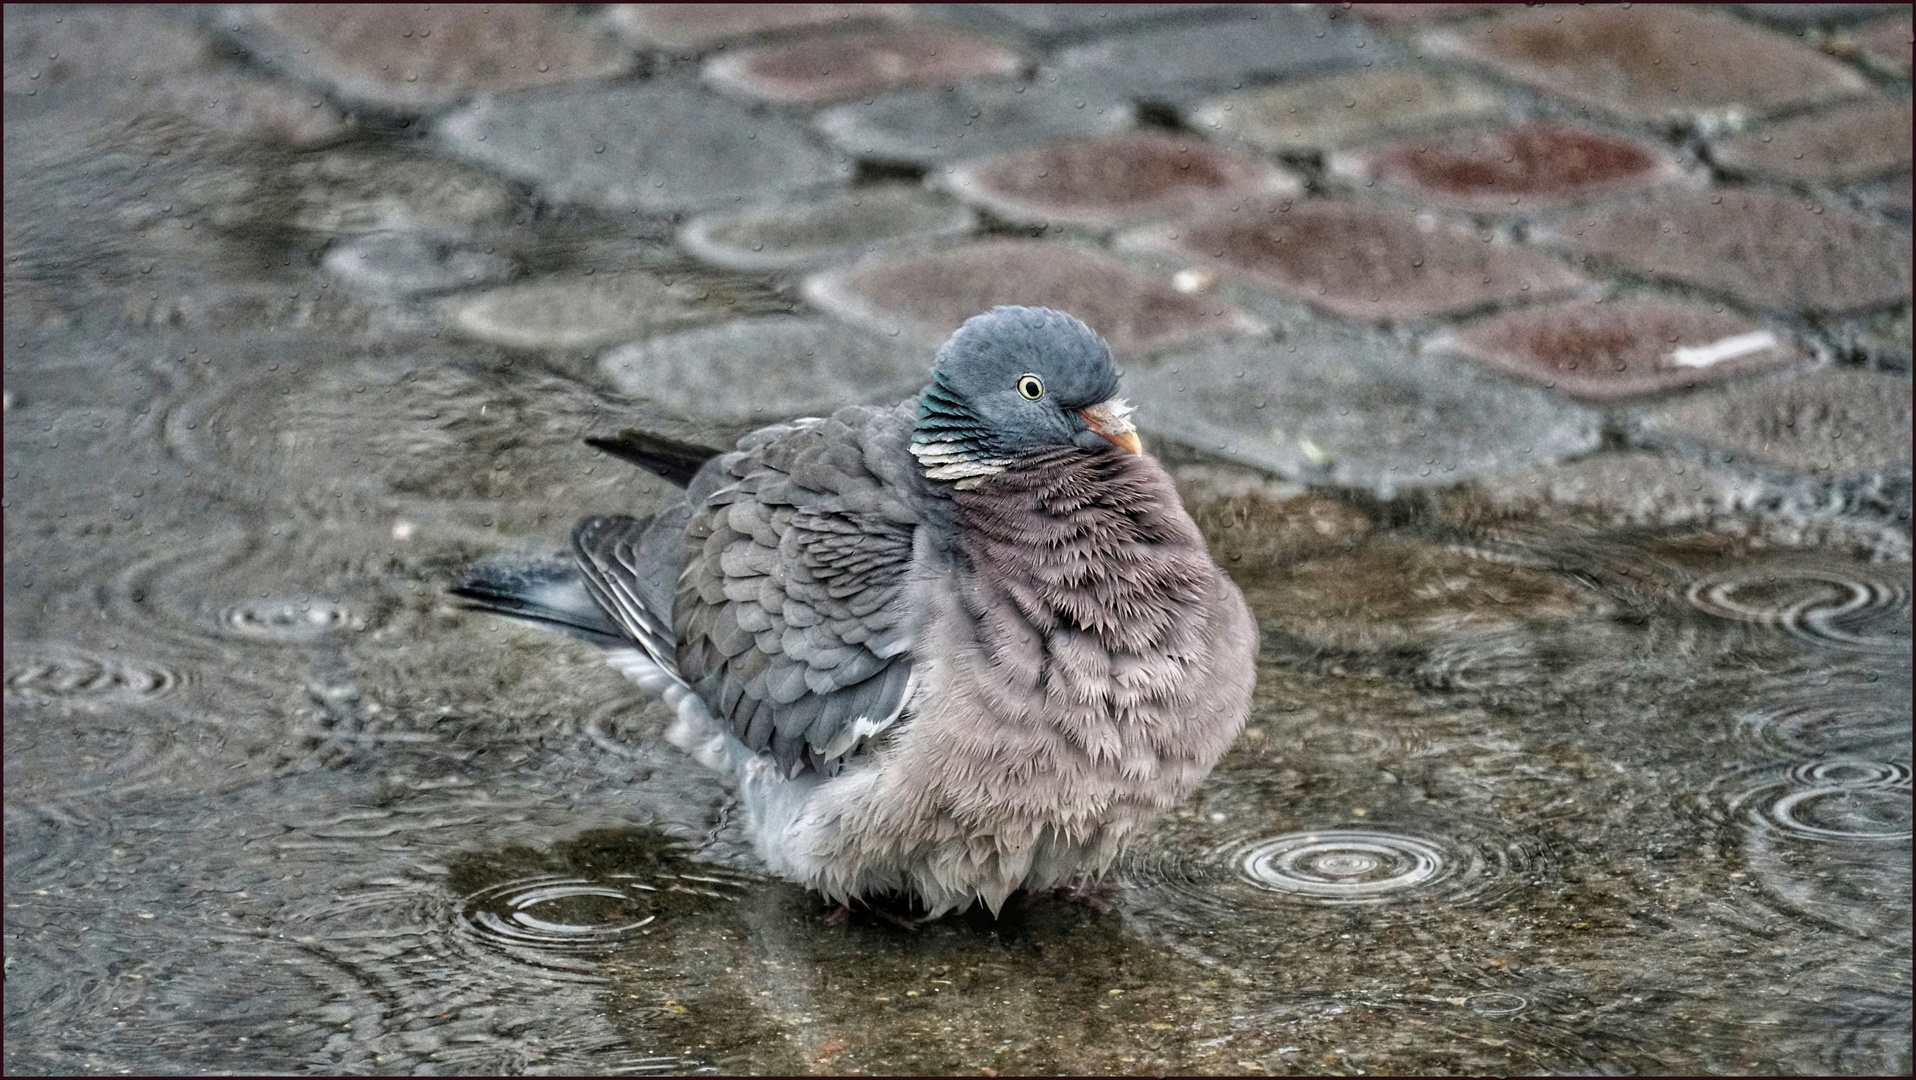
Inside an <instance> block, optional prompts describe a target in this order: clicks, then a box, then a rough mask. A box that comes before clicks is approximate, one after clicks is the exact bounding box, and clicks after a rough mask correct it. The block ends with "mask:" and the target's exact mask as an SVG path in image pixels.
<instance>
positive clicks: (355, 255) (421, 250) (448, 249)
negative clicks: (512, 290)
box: [323, 232, 512, 297]
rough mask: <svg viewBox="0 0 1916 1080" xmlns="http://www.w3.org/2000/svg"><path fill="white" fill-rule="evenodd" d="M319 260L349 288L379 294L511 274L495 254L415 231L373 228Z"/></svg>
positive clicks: (463, 285) (441, 288)
mask: <svg viewBox="0 0 1916 1080" xmlns="http://www.w3.org/2000/svg"><path fill="white" fill-rule="evenodd" d="M323 265H324V266H325V267H326V269H327V270H328V271H330V272H331V273H332V274H333V275H334V276H335V277H338V278H339V279H340V280H341V281H343V282H345V283H346V285H347V286H348V287H350V288H352V289H354V290H355V291H358V292H362V293H366V294H370V295H373V296H384V297H408V296H422V295H425V294H428V293H436V292H449V291H451V290H454V289H467V288H473V287H475V286H480V285H492V284H495V283H497V282H501V281H504V280H506V279H507V278H508V277H511V276H512V263H511V262H510V261H508V260H506V259H504V258H501V257H500V256H498V255H489V254H487V253H486V252H484V251H482V250H479V249H476V248H471V247H466V246H463V245H460V244H456V243H451V242H448V241H446V240H444V239H441V238H437V237H434V236H431V235H427V234H422V233H416V232H401V233H375V234H373V235H370V236H365V237H361V238H359V239H356V240H352V241H349V242H347V243H344V244H340V245H339V246H337V247H335V248H333V249H332V250H331V251H328V252H327V253H326V257H325V259H324V261H323Z"/></svg>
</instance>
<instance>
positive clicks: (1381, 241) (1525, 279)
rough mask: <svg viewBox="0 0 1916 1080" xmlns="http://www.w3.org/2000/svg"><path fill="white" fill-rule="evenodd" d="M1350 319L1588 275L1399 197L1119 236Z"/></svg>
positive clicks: (1413, 316)
mask: <svg viewBox="0 0 1916 1080" xmlns="http://www.w3.org/2000/svg"><path fill="white" fill-rule="evenodd" d="M1120 244H1121V245H1122V246H1125V247H1138V248H1144V249H1150V250H1158V251H1164V252H1168V253H1170V254H1172V255H1175V256H1177V257H1179V258H1182V259H1185V260H1187V261H1189V262H1190V263H1191V264H1192V265H1193V266H1194V267H1196V268H1199V269H1203V270H1207V271H1214V272H1216V273H1220V274H1225V275H1227V276H1230V277H1234V278H1238V279H1240V280H1242V281H1244V282H1246V283H1247V284H1249V285H1251V286H1253V287H1256V288H1260V289H1266V290H1269V291H1272V292H1275V293H1278V294H1280V295H1283V296H1287V297H1290V298H1293V299H1295V300H1299V301H1302V302H1304V303H1307V304H1311V305H1313V306H1316V307H1320V308H1323V309H1325V310H1327V311H1330V312H1332V313H1333V314H1337V315H1341V316H1343V317H1345V318H1349V319H1360V320H1367V321H1381V322H1408V321H1414V320H1418V319H1425V318H1429V317H1432V316H1437V315H1443V314H1448V313H1454V312H1461V311H1467V310H1469V309H1471V308H1477V307H1482V306H1484V305H1486V304H1489V303H1492V302H1495V301H1498V300H1506V299H1512V298H1517V297H1523V298H1541V297H1545V296H1549V295H1552V294H1555V293H1558V292H1562V291H1564V290H1567V289H1570V288H1572V287H1574V286H1576V285H1578V284H1579V283H1581V282H1582V281H1583V278H1582V277H1580V276H1579V275H1578V274H1577V273H1576V272H1575V271H1573V270H1571V269H1570V268H1569V267H1567V266H1565V265H1563V264H1562V263H1561V262H1559V261H1558V260H1556V259H1553V258H1550V257H1548V256H1545V255H1542V254H1539V253H1538V252H1535V251H1530V250H1527V249H1524V248H1519V247H1514V246H1512V245H1510V244H1508V243H1504V242H1502V241H1494V242H1490V243H1486V242H1484V240H1483V239H1482V238H1480V237H1479V236H1477V235H1475V234H1473V233H1471V232H1469V231H1467V230H1464V229H1460V228H1457V227H1454V226H1450V225H1446V224H1443V223H1441V222H1431V221H1426V220H1423V219H1420V218H1419V217H1418V215H1416V214H1413V213H1411V212H1410V211H1407V210H1399V209H1397V208H1395V207H1383V206H1366V205H1357V204H1353V203H1342V202H1330V201H1322V200H1303V201H1299V202H1297V203H1294V204H1291V205H1289V206H1286V207H1280V208H1277V209H1276V211H1275V212H1264V213H1260V212H1239V213H1225V214H1217V215H1213V216H1210V217H1206V218H1199V219H1196V220H1193V221H1182V222H1176V223H1173V224H1169V225H1157V226H1151V227H1149V228H1146V229H1143V230H1140V231H1138V232H1135V233H1131V234H1128V235H1126V236H1124V237H1122V238H1120Z"/></svg>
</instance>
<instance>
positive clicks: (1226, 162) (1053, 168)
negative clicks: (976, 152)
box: [947, 134, 1304, 225]
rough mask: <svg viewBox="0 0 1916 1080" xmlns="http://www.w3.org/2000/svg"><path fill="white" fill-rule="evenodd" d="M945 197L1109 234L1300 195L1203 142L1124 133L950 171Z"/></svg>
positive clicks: (1290, 181)
mask: <svg viewBox="0 0 1916 1080" xmlns="http://www.w3.org/2000/svg"><path fill="white" fill-rule="evenodd" d="M947 180H948V182H949V184H950V186H951V190H952V191H953V192H954V193H955V194H957V195H958V197H959V198H961V199H964V200H966V201H967V202H971V203H975V204H976V205H978V206H981V207H984V208H985V209H987V210H990V211H991V212H993V213H995V214H998V215H1000V216H1001V217H1005V218H1009V219H1011V220H1013V221H1030V222H1061V223H1067V224H1081V225H1118V224H1124V223H1127V222H1135V221H1145V220H1149V219H1152V218H1161V217H1169V216H1171V215H1173V214H1184V213H1190V212H1193V211H1196V210H1201V209H1204V208H1207V207H1220V206H1222V205H1225V204H1229V203H1238V202H1259V203H1260V204H1263V203H1268V202H1271V201H1272V200H1275V199H1280V198H1284V197H1287V196H1295V195H1297V194H1299V193H1301V192H1302V191H1303V187H1304V186H1303V184H1301V183H1299V182H1298V180H1297V178H1296V177H1294V176H1292V175H1290V174H1289V173H1287V172H1284V171H1283V170H1281V169H1278V168H1276V167H1274V166H1272V165H1268V164H1266V163H1264V162H1262V161H1259V160H1258V159H1256V158H1253V157H1249V156H1246V155H1244V154H1239V153H1234V152H1232V151H1230V150H1225V149H1222V148H1220V147H1216V146H1212V145H1210V144H1208V143H1201V142H1196V141H1193V140H1190V139H1177V138H1170V137H1168V136H1163V135H1149V134H1132V135H1116V136H1109V137H1106V138H1097V139H1079V140H1075V141H1071V142H1054V143H1050V144H1047V145H1044V146H1040V147H1037V148H1035V149H1031V150H1021V151H1016V152H1013V153H1008V154H998V155H995V156H992V157H987V158H981V159H978V160H974V161H968V162H962V163H960V164H958V165H955V166H953V167H952V168H951V170H950V171H949V172H948V173H947Z"/></svg>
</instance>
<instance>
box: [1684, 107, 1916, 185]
mask: <svg viewBox="0 0 1916 1080" xmlns="http://www.w3.org/2000/svg"><path fill="white" fill-rule="evenodd" d="M1912 122H1913V121H1912V117H1911V115H1910V106H1909V99H1908V98H1903V99H1901V100H1877V101H1865V102H1860V103H1858V104H1854V105H1846V106H1842V107H1839V108H1835V109H1831V110H1828V111H1826V112H1819V113H1812V114H1810V115H1807V116H1798V117H1794V118H1792V119H1790V120H1787V121H1784V122H1783V123H1781V124H1775V125H1772V126H1769V127H1765V128H1761V129H1759V130H1756V131H1748V132H1744V133H1743V134H1741V135H1738V136H1736V137H1734V138H1730V139H1725V140H1724V141H1722V142H1720V143H1718V144H1717V145H1716V146H1715V147H1714V148H1713V153H1714V154H1715V157H1716V160H1717V162H1718V163H1719V164H1721V165H1722V166H1724V167H1725V168H1727V169H1730V170H1732V171H1734V172H1739V173H1745V174H1749V175H1752V176H1763V177H1768V178H1770V179H1773V180H1783V181H1789V182H1794V183H1799V184H1821V185H1830V186H1834V185H1841V184H1853V183H1856V182H1858V181H1862V180H1874V179H1876V178H1878V177H1882V176H1888V175H1890V174H1892V173H1896V172H1906V171H1908V169H1909V163H1910V145H1909V144H1910V136H1909V132H1910V125H1911V123H1912Z"/></svg>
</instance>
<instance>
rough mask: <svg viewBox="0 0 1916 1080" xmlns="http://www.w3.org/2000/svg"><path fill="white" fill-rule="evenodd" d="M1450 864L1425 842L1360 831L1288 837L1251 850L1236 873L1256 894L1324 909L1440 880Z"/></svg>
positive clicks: (1388, 896)
mask: <svg viewBox="0 0 1916 1080" xmlns="http://www.w3.org/2000/svg"><path fill="white" fill-rule="evenodd" d="M1453 865H1454V860H1452V859H1451V858H1450V857H1449V856H1447V855H1446V854H1445V853H1444V850H1443V849H1442V848H1440V847H1438V846H1437V845H1436V844H1433V843H1431V842H1430V841H1428V840H1422V839H1419V838H1417V837H1412V836H1400V835H1397V834H1394V833H1386V832H1371V831H1368V830H1361V829H1331V830H1322V831H1318V832H1302V833H1287V834H1284V835H1282V836H1273V837H1271V838H1269V839H1267V840H1263V841H1260V842H1257V843H1254V844H1252V845H1251V846H1249V847H1248V848H1246V849H1244V850H1243V851H1242V852H1241V853H1240V854H1239V856H1238V858H1237V869H1238V873H1239V874H1240V875H1241V876H1242V877H1243V879H1244V880H1245V881H1247V882H1249V883H1250V884H1252V885H1255V886H1256V887H1258V888H1260V889H1265V890H1268V891H1270V892H1278V893H1289V894H1291V895H1293V896H1298V897H1302V898H1308V899H1311V900H1315V901H1318V902H1320V903H1327V904H1363V903H1375V902H1378V901H1382V900H1387V899H1392V898H1393V896H1394V894H1397V893H1402V892H1405V891H1408V890H1414V889H1419V888H1422V887H1425V886H1428V885H1430V884H1433V883H1435V882H1437V881H1440V880H1442V879H1443V878H1444V877H1445V876H1446V875H1448V874H1449V873H1450V871H1451V868H1452V867H1453Z"/></svg>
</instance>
